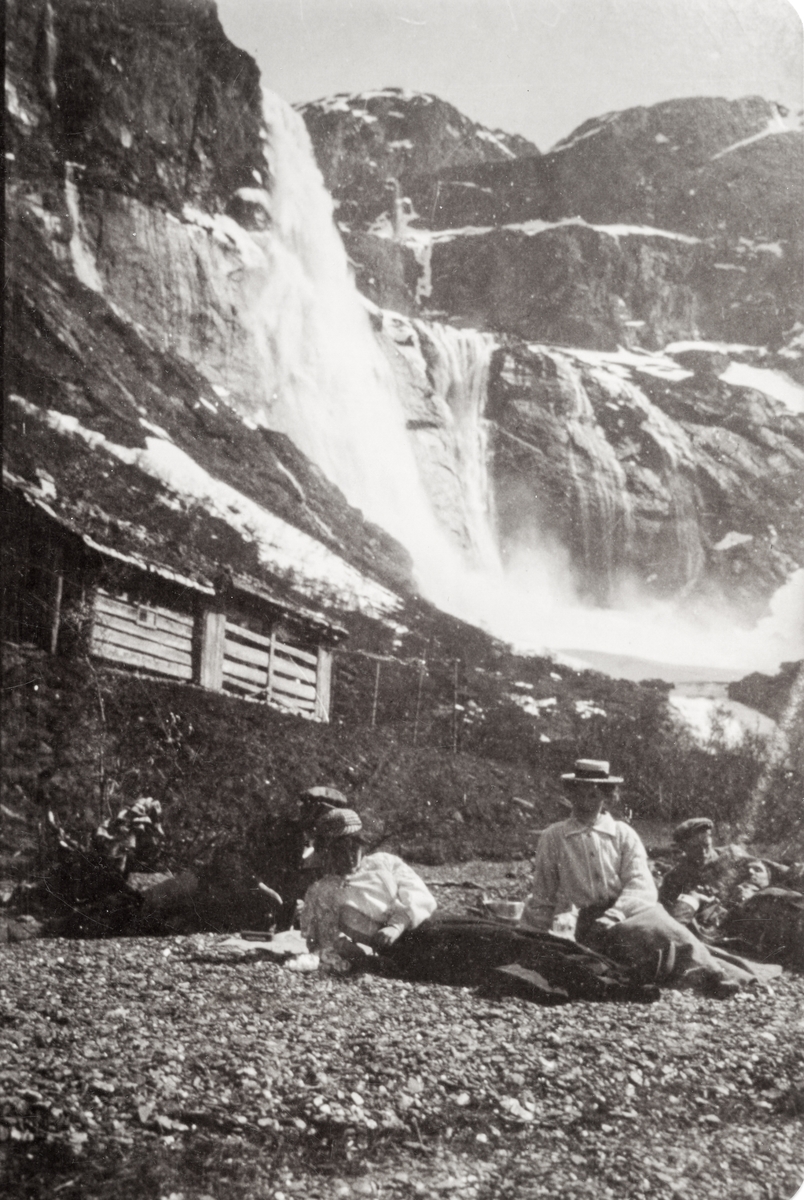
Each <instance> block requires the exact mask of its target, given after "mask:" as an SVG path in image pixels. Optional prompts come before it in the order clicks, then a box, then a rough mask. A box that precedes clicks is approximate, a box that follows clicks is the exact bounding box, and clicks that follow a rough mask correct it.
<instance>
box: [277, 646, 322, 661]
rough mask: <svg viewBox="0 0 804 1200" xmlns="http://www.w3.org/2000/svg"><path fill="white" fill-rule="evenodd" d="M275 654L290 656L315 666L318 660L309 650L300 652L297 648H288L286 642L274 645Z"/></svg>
mask: <svg viewBox="0 0 804 1200" xmlns="http://www.w3.org/2000/svg"><path fill="white" fill-rule="evenodd" d="M276 651H277V654H288V655H292V657H293V658H298V659H299V660H300V661H301V662H306V663H310V664H311V666H315V665H316V664H317V662H318V659H317V657H316V655H315V654H311V653H310V651H309V650H300V649H299V648H298V646H288V645H287V643H286V642H277V643H276Z"/></svg>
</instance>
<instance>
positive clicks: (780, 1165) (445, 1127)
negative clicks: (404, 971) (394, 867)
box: [0, 864, 804, 1200]
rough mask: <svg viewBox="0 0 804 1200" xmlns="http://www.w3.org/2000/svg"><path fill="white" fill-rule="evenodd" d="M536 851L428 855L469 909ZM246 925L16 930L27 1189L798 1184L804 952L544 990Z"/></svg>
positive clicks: (12, 1077) (230, 1196)
mask: <svg viewBox="0 0 804 1200" xmlns="http://www.w3.org/2000/svg"><path fill="white" fill-rule="evenodd" d="M484 870H485V871H486V872H487V877H486V878H485V879H479V878H478V872H479V873H480V874H481V875H482V874H483V871H484ZM523 870H526V868H520V867H519V866H518V865H516V864H515V865H514V866H513V867H509V868H507V872H508V874H506V871H503V870H502V869H501V868H496V875H495V871H494V870H491V869H489V868H487V867H482V866H481V865H479V864H465V865H464V866H462V867H460V868H452V869H447V868H441V869H439V870H438V871H436V870H435V869H433V871H431V872H430V874H431V881H432V882H433V885H434V887H435V888H436V890H437V893H438V895H439V900H440V901H442V907H453V908H455V907H456V906H457V904H458V901H457V900H455V899H453V900H452V901H451V902H450V901H448V900H447V897H448V896H450V895H451V896H453V897H460V899H461V901H463V900H464V899H465V898H466V896H471V893H472V889H461V888H459V887H458V888H456V887H454V886H452V887H450V886H445V885H449V884H455V883H460V881H461V880H463V879H470V880H474V881H476V882H479V883H481V885H482V886H485V887H486V889H487V891H488V893H489V894H491V893H492V892H493V891H494V890H495V889H494V880H495V878H496V880H497V889H496V890H497V892H498V894H512V893H514V892H516V893H517V894H520V895H521V886H520V883H519V882H518V876H519V875H520V874H521V872H522V871H523ZM453 872H454V878H452V879H449V878H447V877H448V876H449V875H451V874H452V873H453ZM434 876H438V880H436V879H435V878H434ZM475 894H477V893H476V892H475ZM225 941H226V939H225V938H224V937H221V936H216V935H196V936H193V937H186V938H171V939H129V940H120V941H99V942H75V941H72V942H68V941H64V940H58V939H53V940H44V939H43V940H37V941H32V942H28V943H24V944H20V945H9V946H4V947H2V983H1V984H0V1047H2V1051H1V1052H0V1053H1V1055H2V1057H1V1058H0V1095H2V1097H3V1099H2V1102H0V1139H2V1142H1V1143H0V1184H3V1183H4V1184H5V1194H6V1195H8V1196H10V1197H16V1196H31V1197H34V1196H35V1197H40V1196H41V1197H44V1196H47V1197H50V1196H58V1197H59V1200H79V1198H80V1200H90V1198H92V1200H94V1198H95V1197H98V1198H101V1197H103V1198H105V1197H109V1198H110V1200H111V1198H112V1197H114V1198H115V1200H140V1198H145V1200H150V1198H151V1197H154V1198H162V1197H164V1198H165V1200H179V1198H180V1197H181V1198H182V1200H202V1198H203V1200H209V1198H210V1197H211V1198H213V1200H224V1198H226V1200H241V1198H243V1200H245V1198H246V1197H260V1198H263V1197H265V1198H271V1200H290V1198H291V1197H296V1196H298V1197H304V1198H308V1197H309V1198H310V1200H329V1198H330V1197H337V1198H341V1200H348V1198H349V1197H358V1196H369V1197H371V1196H373V1197H386V1198H389V1200H390V1198H392V1197H393V1198H399V1200H402V1198H408V1197H413V1196H419V1197H440V1196H445V1197H460V1198H462V1200H493V1198H494V1200H496V1198H503V1197H512V1198H519V1197H522V1198H523V1200H525V1198H530V1197H542V1196H544V1197H550V1198H553V1200H554V1198H558V1197H560V1198H561V1200H564V1198H566V1200H570V1198H573V1197H582V1196H583V1197H586V1196H595V1197H617V1198H618V1200H619V1198H627V1197H651V1200H664V1198H665V1197H667V1198H668V1200H670V1198H674V1197H691V1198H692V1197H694V1198H695V1200H702V1198H705V1200H738V1198H741V1197H745V1198H746V1200H791V1197H792V1196H793V1195H794V1193H795V1192H796V1191H797V1189H798V1188H799V1185H800V1184H801V1182H802V1180H804V1135H802V1115H804V978H802V977H800V976H792V975H789V974H785V975H784V976H783V977H782V978H781V979H780V980H778V981H776V982H775V983H774V985H773V988H772V990H770V989H759V990H756V991H754V992H750V993H745V994H743V995H740V996H738V997H736V998H735V999H733V1000H729V1001H725V1002H717V1001H712V1000H703V999H698V998H696V997H694V996H691V995H689V994H686V993H679V992H666V993H664V994H663V996H662V999H661V1000H660V1001H659V1002H657V1003H656V1004H653V1005H636V1004H590V1003H575V1004H571V1005H566V1006H563V1007H556V1008H543V1007H539V1006H537V1005H535V1004H532V1003H528V1002H526V1001H522V1000H517V999H504V1000H501V1001H489V1000H486V999H481V998H479V997H478V996H477V995H476V994H475V993H474V992H472V991H470V990H468V989H464V988H447V987H437V986H432V985H419V984H409V983H405V982H402V981H398V980H391V979H386V978H383V977H380V976H374V975H364V976H358V977H353V978H347V979H332V978H326V977H321V976H318V975H301V974H297V973H294V972H293V971H290V970H288V969H286V968H283V967H279V966H276V965H275V964H273V963H271V962H268V961H265V960H261V959H259V957H257V954H256V952H255V953H253V954H251V955H249V957H247V958H245V959H244V958H243V957H242V956H238V955H236V953H235V951H234V950H232V949H230V948H227V946H226V945H225Z"/></svg>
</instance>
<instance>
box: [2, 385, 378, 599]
mask: <svg viewBox="0 0 804 1200" xmlns="http://www.w3.org/2000/svg"><path fill="white" fill-rule="evenodd" d="M14 399H16V401H17V403H19V404H20V405H21V406H23V407H24V408H25V410H26V411H27V412H28V413H29V414H30V415H31V416H38V417H40V418H41V419H44V420H45V421H46V423H47V424H48V425H49V427H50V428H51V429H53V430H54V432H57V433H61V434H65V435H67V436H72V437H80V438H82V439H83V440H84V441H85V442H86V443H87V445H89V446H90V447H91V448H92V449H93V450H98V451H100V452H103V453H106V454H109V455H112V456H113V457H114V458H117V459H118V460H119V461H120V462H124V463H126V464H128V465H130V466H134V467H137V468H138V469H139V470H141V471H143V472H144V473H145V474H146V475H150V476H151V478H153V479H156V480H158V481H159V482H160V483H161V484H163V485H164V486H165V487H167V488H169V489H170V490H171V491H173V492H174V493H176V494H177V495H178V496H179V497H180V498H181V499H182V500H183V501H185V502H186V503H189V504H199V505H201V506H202V507H203V508H204V509H205V511H206V512H208V513H209V514H210V516H213V517H217V518H218V519H219V520H222V521H225V522H226V524H227V525H229V526H231V528H232V529H234V530H236V531H237V533H239V534H240V536H241V537H242V538H243V539H244V540H246V541H248V542H254V543H256V545H257V548H258V553H259V557H260V560H261V562H263V563H264V564H265V566H266V567H268V568H269V569H271V570H274V571H277V572H280V573H283V574H284V573H287V574H289V575H291V576H293V577H295V578H296V579H297V580H298V581H299V583H300V584H301V585H302V586H303V587H307V588H309V589H310V590H311V591H312V592H313V594H316V595H318V596H320V597H323V598H326V597H327V596H331V595H335V596H337V598H338V599H339V600H340V601H341V602H343V603H345V604H347V605H348V606H349V607H352V608H355V609H357V610H358V611H360V612H365V613H369V614H371V615H374V616H379V615H382V614H384V613H388V612H392V611H394V610H395V609H396V608H398V606H399V599H398V597H397V596H395V595H394V594H393V593H392V592H390V591H388V589H387V588H384V587H383V586H382V585H381V584H379V583H375V582H374V581H373V580H370V579H366V578H365V577H364V576H363V575H361V573H360V572H359V571H358V570H357V569H356V568H355V567H353V566H351V565H350V564H349V563H347V562H345V561H344V560H343V559H342V558H340V556H339V555H337V554H335V553H334V552H333V551H332V550H330V549H328V548H327V547H326V546H324V545H323V544H322V543H321V542H318V541H316V540H315V538H312V537H310V535H309V534H308V533H304V532H303V531H302V530H300V529H296V528H295V527H294V526H293V525H289V524H288V523H287V521H283V520H282V518H281V517H278V516H276V515H275V514H274V513H271V512H268V511H267V509H264V508H262V507H261V505H259V504H257V503H256V502H255V501H254V500H251V499H249V498H248V497H247V496H244V495H243V494H242V492H238V491H237V489H236V488H233V487H231V486H230V485H229V484H228V483H223V482H222V481H221V480H219V479H214V478H213V477H212V476H211V475H210V474H209V473H208V472H207V471H205V470H204V468H203V467H201V466H199V464H198V463H197V462H195V461H194V460H193V459H192V458H190V456H189V455H188V454H186V453H185V451H184V450H181V449H180V448H179V447H178V446H174V445H173V444H172V443H171V442H166V441H164V440H163V439H162V438H155V437H147V438H146V439H145V448H144V449H142V448H137V447H131V446H120V445H117V444H116V443H115V442H110V441H109V440H108V439H107V438H106V437H104V435H103V434H102V433H98V432H97V431H96V430H93V429H87V428H86V427H85V426H83V425H81V424H80V422H79V421H78V420H77V418H76V417H73V416H69V415H68V414H66V413H61V412H57V411H56V410H55V409H41V408H39V407H38V406H36V405H34V404H31V403H30V402H28V401H26V400H24V399H22V397H14Z"/></svg>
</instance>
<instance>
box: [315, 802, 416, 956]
mask: <svg viewBox="0 0 804 1200" xmlns="http://www.w3.org/2000/svg"><path fill="white" fill-rule="evenodd" d="M362 830H363V825H362V822H361V820H360V817H359V816H358V815H357V813H356V812H353V811H352V810H351V809H346V808H341V809H333V810H331V811H329V812H327V813H324V815H323V816H322V817H321V818H320V820H319V821H318V824H317V825H316V827H315V844H316V848H317V850H316V852H317V855H318V857H319V861H320V866H319V870H320V871H321V872H322V878H321V879H319V880H318V882H316V883H314V884H313V885H312V886H311V887H310V888H309V889H308V891H307V893H306V895H305V897H304V907H303V909H302V918H301V925H302V933H303V934H304V936H305V938H306V939H307V945H308V947H309V949H310V950H311V951H313V952H318V953H319V954H320V957H321V961H322V963H323V964H324V965H325V966H328V967H330V968H332V969H334V970H336V971H345V970H348V969H349V966H350V965H351V964H353V963H355V962H357V961H360V960H361V959H363V958H364V957H365V951H364V950H362V949H361V948H360V947H368V948H370V949H372V950H379V951H382V950H386V949H388V948H389V947H390V946H392V945H393V944H394V943H395V942H396V941H397V939H398V938H399V937H400V935H401V934H402V933H403V932H404V931H405V930H406V929H415V928H416V927H417V926H418V925H420V924H421V923H422V922H423V921H425V920H426V919H427V918H428V917H430V916H431V915H432V914H433V913H434V912H435V909H436V901H435V898H434V897H433V895H432V894H431V892H430V891H429V889H428V888H427V885H426V884H425V882H424V880H423V879H421V878H420V877H419V876H418V875H417V874H416V872H415V871H414V870H413V869H412V868H411V867H409V866H408V865H407V863H405V862H404V861H403V860H402V859H401V858H398V857H397V856H396V855H395V854H387V853H384V852H378V853H376V854H367V855H364V845H363V838H362Z"/></svg>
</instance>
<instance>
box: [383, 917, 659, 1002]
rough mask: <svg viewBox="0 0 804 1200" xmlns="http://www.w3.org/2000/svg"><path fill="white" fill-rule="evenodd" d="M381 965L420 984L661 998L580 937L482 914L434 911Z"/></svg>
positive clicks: (548, 995)
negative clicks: (521, 926)
mask: <svg viewBox="0 0 804 1200" xmlns="http://www.w3.org/2000/svg"><path fill="white" fill-rule="evenodd" d="M377 963H378V966H379V967H380V969H381V970H383V971H385V972H388V973H391V974H394V975H401V976H403V977H404V978H406V979H412V980H417V981H419V982H422V983H447V984H454V985H458V986H463V987H477V986H481V987H483V988H484V989H487V990H489V991H491V992H494V993H497V994H503V993H507V994H511V993H513V994H517V995H522V996H527V997H529V998H530V999H534V1000H541V1001H543V1002H546V1003H563V1002H566V1001H567V1000H642V1001H645V1000H655V999H657V998H658V996H659V991H658V988H656V987H651V986H644V985H642V984H639V983H634V981H633V979H632V977H631V974H630V972H629V971H628V970H627V969H626V968H625V967H623V966H620V965H618V964H617V963H615V962H612V961H611V960H610V959H608V958H605V957H604V956H603V955H602V954H597V953H596V952H595V951H594V950H589V949H587V948H586V947H585V946H581V945H578V943H577V942H572V941H569V940H567V939H566V938H560V937H556V936H555V935H554V934H550V933H535V932H533V931H531V930H525V929H519V928H516V929H514V928H510V927H508V926H505V925H501V924H500V923H499V922H497V921H491V920H484V919H483V918H481V917H453V916H441V915H439V914H438V913H436V914H435V916H433V917H431V918H430V919H429V920H428V921H425V922H424V923H423V924H422V925H420V926H419V927H418V929H413V930H408V931H407V932H406V933H404V934H403V935H402V937H401V938H400V939H399V941H398V942H396V944H395V945H394V946H393V947H391V949H390V950H389V951H387V952H386V953H384V954H383V955H382V956H381V957H380V958H379V959H378V960H377Z"/></svg>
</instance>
